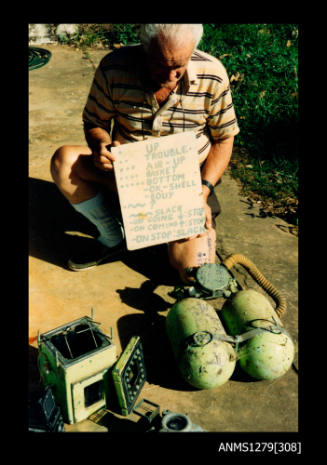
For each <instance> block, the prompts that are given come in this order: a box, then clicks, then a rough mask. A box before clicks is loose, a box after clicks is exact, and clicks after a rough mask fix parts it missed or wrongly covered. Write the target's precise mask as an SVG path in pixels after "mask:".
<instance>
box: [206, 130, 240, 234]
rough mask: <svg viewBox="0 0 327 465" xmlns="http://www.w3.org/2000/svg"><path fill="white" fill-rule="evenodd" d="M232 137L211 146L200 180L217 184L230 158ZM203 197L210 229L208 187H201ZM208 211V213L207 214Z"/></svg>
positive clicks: (207, 223)
mask: <svg viewBox="0 0 327 465" xmlns="http://www.w3.org/2000/svg"><path fill="white" fill-rule="evenodd" d="M233 144H234V136H232V137H228V138H226V139H222V140H221V141H218V142H215V143H213V144H212V146H211V149H210V152H209V154H208V156H207V159H206V161H205V164H204V166H203V168H202V171H201V178H202V179H205V180H206V181H209V182H210V183H211V184H212V185H213V186H215V185H216V184H217V182H218V181H219V179H220V178H221V177H222V175H223V174H224V172H225V170H226V168H227V166H228V165H229V161H230V159H231V156H232V151H233ZM202 191H203V197H204V200H205V205H206V207H205V208H206V217H207V219H206V228H209V227H211V210H210V207H209V206H208V205H207V199H208V197H209V194H210V189H209V187H207V186H205V185H202ZM209 210H210V212H209ZM209 213H210V215H209Z"/></svg>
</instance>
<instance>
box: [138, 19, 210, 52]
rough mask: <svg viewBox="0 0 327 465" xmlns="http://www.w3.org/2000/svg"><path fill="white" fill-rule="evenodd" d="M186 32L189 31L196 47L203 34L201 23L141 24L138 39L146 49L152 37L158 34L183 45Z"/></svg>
mask: <svg viewBox="0 0 327 465" xmlns="http://www.w3.org/2000/svg"><path fill="white" fill-rule="evenodd" d="M187 32H191V34H192V36H193V39H194V49H196V47H197V46H198V44H199V42H200V40H201V37H202V34H203V27H202V24H141V27H140V33H139V34H140V41H141V43H142V45H143V47H144V49H145V50H146V51H147V50H148V49H149V46H150V42H151V41H152V39H154V38H155V37H158V36H159V35H162V36H163V37H165V38H167V39H171V40H173V41H174V43H175V44H176V45H184V44H185V36H186V34H187Z"/></svg>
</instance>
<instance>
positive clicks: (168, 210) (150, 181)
mask: <svg viewBox="0 0 327 465" xmlns="http://www.w3.org/2000/svg"><path fill="white" fill-rule="evenodd" d="M111 150H112V153H113V154H114V155H115V157H116V161H115V162H114V169H115V176H116V184H117V188H118V195H119V201H120V206H121V211H122V217H123V223H124V229H125V235H126V243H127V248H128V249H129V250H135V249H141V248H143V247H149V246H151V245H157V244H162V243H165V242H171V241H174V240H177V239H183V238H185V237H190V236H193V235H196V234H200V233H203V232H204V231H205V227H204V223H205V211H204V200H203V195H202V186H201V175H200V167H199V160H198V153H197V150H196V139H195V133H194V132H187V133H185V132H184V133H179V134H173V135H171V136H165V137H160V138H158V139H151V140H145V141H142V142H134V143H132V144H124V145H120V146H118V147H112V149H111Z"/></svg>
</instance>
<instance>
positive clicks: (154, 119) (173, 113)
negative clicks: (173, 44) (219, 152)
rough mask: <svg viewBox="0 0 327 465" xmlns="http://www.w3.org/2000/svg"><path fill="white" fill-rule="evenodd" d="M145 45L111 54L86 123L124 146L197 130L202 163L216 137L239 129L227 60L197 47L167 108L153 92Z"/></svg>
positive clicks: (92, 91)
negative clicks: (148, 73) (99, 129)
mask: <svg viewBox="0 0 327 465" xmlns="http://www.w3.org/2000/svg"><path fill="white" fill-rule="evenodd" d="M144 53H145V52H144V51H143V47H142V46H141V45H134V46H127V47H122V48H120V49H118V50H115V51H113V52H111V53H109V54H107V55H106V56H105V57H104V58H103V59H102V60H101V62H100V64H99V66H98V68H97V69H96V72H95V75H94V79H93V82H92V86H91V89H90V92H89V95H88V98H87V102H86V105H85V108H84V111H83V121H84V124H85V126H86V127H100V128H103V129H106V130H107V131H108V132H110V128H111V120H112V119H113V120H114V127H113V134H112V139H113V140H118V141H119V142H120V143H121V144H126V143H130V142H137V141H142V140H145V139H151V138H155V137H162V136H168V135H170V134H176V133H179V132H182V131H183V132H187V131H194V132H195V133H196V140H197V149H198V153H199V163H202V162H203V161H204V160H205V159H206V157H207V155H208V153H209V150H210V147H211V144H212V143H213V142H215V141H219V140H222V139H225V138H227V137H230V136H235V135H236V134H238V133H239V127H238V124H237V119H236V115H235V110H234V106H233V102H232V95H231V90H230V85H229V79H228V75H227V72H226V69H225V68H224V66H223V64H222V63H221V62H220V61H219V60H218V59H217V58H214V57H213V56H211V55H209V54H207V53H205V52H202V51H200V50H197V49H196V50H195V51H194V52H193V54H192V55H191V58H190V61H189V63H188V65H187V70H186V72H185V74H184V76H183V77H182V79H181V80H180V82H179V84H178V86H177V88H176V89H175V90H174V91H173V92H172V93H171V94H170V96H169V98H168V99H167V101H166V102H164V104H163V105H162V106H159V105H158V102H157V100H156V98H155V96H154V94H153V91H152V90H150V89H151V86H150V83H149V80H148V79H149V76H147V73H146V66H145V55H144Z"/></svg>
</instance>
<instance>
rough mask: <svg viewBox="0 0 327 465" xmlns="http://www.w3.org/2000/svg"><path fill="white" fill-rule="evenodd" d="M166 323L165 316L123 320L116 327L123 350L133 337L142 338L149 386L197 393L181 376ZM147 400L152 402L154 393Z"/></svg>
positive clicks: (122, 318)
mask: <svg viewBox="0 0 327 465" xmlns="http://www.w3.org/2000/svg"><path fill="white" fill-rule="evenodd" d="M165 320H166V318H165V317H164V316H162V315H158V314H154V313H145V314H144V315H142V314H133V315H126V316H123V317H121V318H120V319H119V320H118V322H117V327H118V332H119V338H120V342H121V346H122V350H124V349H125V347H126V346H127V344H128V342H129V340H130V338H131V337H132V336H135V335H138V336H140V339H141V343H142V347H143V353H144V363H145V368H146V371H147V381H148V383H150V384H154V385H158V386H161V387H165V388H167V389H174V390H177V391H194V390H196V389H195V388H193V387H192V386H190V385H189V384H187V383H186V382H185V381H184V380H183V378H182V377H181V375H180V373H179V372H178V367H177V363H176V360H175V359H174V356H173V353H172V350H171V347H170V342H169V340H168V336H167V333H166V327H165ZM146 397H147V398H148V399H149V400H151V393H150V392H149V393H147V394H146Z"/></svg>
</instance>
